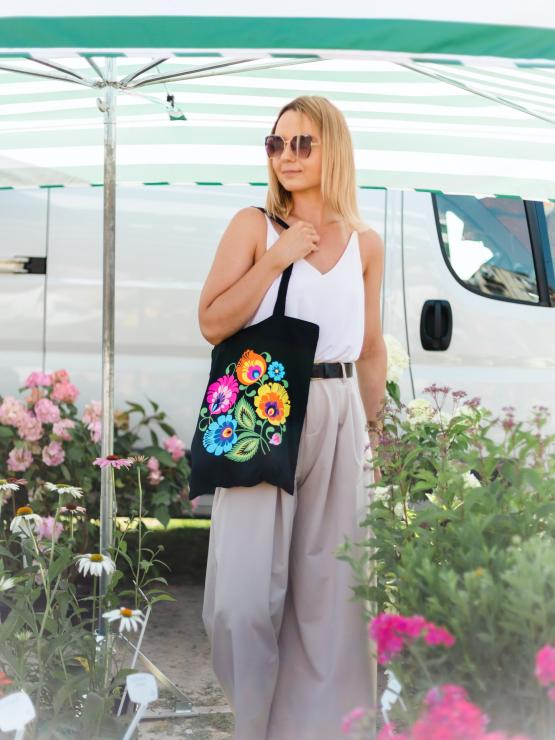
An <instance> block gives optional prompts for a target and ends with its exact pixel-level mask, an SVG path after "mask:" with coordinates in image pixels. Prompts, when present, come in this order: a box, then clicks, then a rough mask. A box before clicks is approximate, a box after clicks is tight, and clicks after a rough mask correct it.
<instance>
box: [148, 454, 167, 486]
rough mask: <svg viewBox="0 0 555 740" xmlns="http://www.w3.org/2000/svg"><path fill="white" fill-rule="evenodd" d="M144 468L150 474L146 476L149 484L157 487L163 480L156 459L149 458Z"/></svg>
mask: <svg viewBox="0 0 555 740" xmlns="http://www.w3.org/2000/svg"><path fill="white" fill-rule="evenodd" d="M146 466H147V468H148V469H149V470H150V473H149V474H148V481H149V483H152V485H153V486H157V485H158V484H159V483H161V482H162V481H163V480H164V476H163V475H162V474H161V472H160V462H159V461H158V458H156V457H149V459H148V461H147V464H146Z"/></svg>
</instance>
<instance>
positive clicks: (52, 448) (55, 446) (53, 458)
mask: <svg viewBox="0 0 555 740" xmlns="http://www.w3.org/2000/svg"><path fill="white" fill-rule="evenodd" d="M65 458H66V455H65V452H64V449H63V447H62V443H61V442H50V444H48V445H46V447H43V448H42V461H43V462H44V464H45V465H48V466H50V467H55V466H56V465H61V464H62V463H63V461H64V460H65Z"/></svg>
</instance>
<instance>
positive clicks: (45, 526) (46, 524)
mask: <svg viewBox="0 0 555 740" xmlns="http://www.w3.org/2000/svg"><path fill="white" fill-rule="evenodd" d="M54 522H55V518H54V517H53V516H43V517H41V519H40V522H38V524H37V535H38V538H39V539H42V540H51V539H52V534H54V542H57V541H58V539H59V537H60V535H61V533H62V531H63V529H64V525H63V524H62V523H61V522H56V528H55V529H54Z"/></svg>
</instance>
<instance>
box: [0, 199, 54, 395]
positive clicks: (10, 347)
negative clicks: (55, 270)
mask: <svg viewBox="0 0 555 740" xmlns="http://www.w3.org/2000/svg"><path fill="white" fill-rule="evenodd" d="M48 195H49V193H48V191H46V190H41V189H38V188H32V189H31V188H29V189H14V190H4V191H2V192H1V193H0V224H1V227H2V237H1V238H0V346H1V347H2V352H0V394H1V395H2V396H5V395H8V394H9V395H16V391H17V388H19V387H20V386H21V385H23V382H24V380H25V378H26V377H27V375H28V374H29V373H30V372H32V371H33V370H44V365H43V363H44V296H45V281H46V250H47V240H46V233H47V206H48Z"/></svg>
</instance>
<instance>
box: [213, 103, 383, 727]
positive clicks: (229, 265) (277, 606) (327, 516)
mask: <svg viewBox="0 0 555 740" xmlns="http://www.w3.org/2000/svg"><path fill="white" fill-rule="evenodd" d="M265 144H266V152H267V155H268V169H269V189H268V194H267V198H266V212H267V213H269V214H272V215H277V216H279V217H281V218H282V219H283V220H284V221H285V223H286V224H287V225H289V228H287V229H285V228H283V229H282V228H281V227H280V226H279V225H278V224H277V223H276V222H275V221H273V220H272V221H271V220H270V219H269V218H267V217H266V216H265V215H264V213H262V212H261V211H259V210H258V209H257V208H252V207H249V208H243V209H241V210H240V211H238V212H237V213H236V214H235V215H234V217H233V218H232V219H231V221H230V223H229V225H228V227H227V229H226V231H225V233H224V234H223V237H222V239H221V242H220V244H219V247H218V250H217V253H216V256H215V258H214V263H213V265H212V268H211V270H210V272H209V274H208V277H207V279H206V283H205V285H204V288H203V291H202V294H201V297H200V302H199V323H200V327H201V331H202V334H203V336H204V337H205V338H206V339H207V340H208V341H209V342H211V343H212V344H217V343H219V342H221V341H222V340H223V339H225V338H226V337H228V336H229V335H231V334H233V333H235V332H236V331H238V330H239V329H241V328H243V327H244V326H248V325H250V324H253V323H257V322H259V321H261V320H262V319H264V318H266V317H267V316H269V315H270V314H271V312H272V309H273V306H274V302H275V300H276V296H277V289H278V284H279V280H280V278H281V273H282V272H283V270H284V269H285V268H286V267H287V266H288V265H290V264H291V263H294V267H293V272H292V274H291V279H290V282H289V288H288V292H287V302H286V307H285V314H286V315H288V316H296V317H298V318H303V319H306V320H308V321H314V322H316V323H317V324H319V326H320V333H319V339H318V345H317V348H316V355H315V366H314V370H313V375H314V377H312V378H311V381H310V390H309V396H308V404H307V410H306V416H305V420H304V426H303V430H302V434H301V441H300V447H299V457H298V462H297V468H296V474H295V475H296V489H295V492H294V495H291V494H289V493H287V492H286V491H283V490H282V489H280V488H278V487H276V486H271V485H270V484H266V483H263V484H260V485H258V486H254V487H248V488H247V487H245V488H242V487H233V488H217V489H216V492H215V496H214V501H213V505H212V526H211V530H210V543H209V553H208V566H207V573H206V585H205V596H204V606H203V621H204V625H205V628H206V631H207V634H208V637H209V640H210V643H211V648H212V664H213V668H214V672H215V674H216V676H217V678H218V680H219V681H220V683H221V685H222V688H223V690H224V692H225V694H226V696H227V699H228V701H229V703H230V706H231V707H232V709H233V711H234V714H235V733H236V734H235V738H236V740H337V739H338V738H339V737H340V736H341V730H340V725H341V719H342V717H343V715H345V714H346V713H347V712H348V711H349V710H350V709H352V708H353V707H354V706H355V705H357V704H366V705H369V704H371V703H372V699H373V694H374V692H375V684H374V678H373V671H372V668H371V659H370V653H371V651H370V646H369V642H368V636H367V627H366V623H365V621H364V619H363V609H362V603H361V602H360V601H359V600H357V601H354V600H353V599H352V596H353V591H352V589H351V586H353V585H354V579H353V578H352V570H351V566H350V565H349V564H348V563H346V562H345V561H341V560H339V559H338V558H337V557H336V555H335V554H334V551H335V549H336V548H337V547H338V546H339V545H341V544H342V542H343V541H344V538H345V537H348V538H349V539H350V540H351V541H354V540H357V539H362V538H363V535H364V534H365V533H364V531H363V530H361V528H360V526H359V521H360V520H361V519H362V517H363V515H364V511H365V504H366V502H367V498H368V490H367V489H366V488H365V485H364V481H363V477H362V476H363V472H362V471H363V468H364V465H363V463H364V452H365V448H366V447H367V446H368V435H369V436H370V445H371V446H375V444H376V439H377V434H378V431H377V429H376V428H374V427H375V426H376V425H377V426H378V428H379V420H378V414H379V412H380V410H381V407H382V404H383V399H384V392H385V377H386V365H387V354H386V347H385V343H384V340H383V337H382V333H381V324H380V291H381V282H382V275H383V259H384V246H383V242H382V240H381V238H380V237H379V235H378V234H377V233H376V232H375V231H373V230H372V229H369V228H368V227H367V226H366V224H364V223H363V222H362V221H361V219H360V217H359V214H358V208H357V204H356V184H355V168H354V157H353V149H352V142H351V137H350V132H349V130H348V127H347V124H346V121H345V119H344V117H343V115H342V113H341V112H340V111H339V110H338V109H337V108H336V107H335V106H334V105H333V104H332V103H331V102H330V101H329V100H327V99H326V98H323V97H319V96H301V97H299V98H296V99H295V100H293V101H291V102H290V103H288V104H287V105H285V106H284V107H283V108H282V109H281V110H280V112H279V114H278V116H277V120H276V123H275V124H274V126H273V128H272V133H271V135H270V138H268V137H267V138H266V141H265ZM353 365H356V380H355V374H354V373H352V370H353ZM357 380H358V391H357ZM361 402H362V403H361ZM365 419H366V420H368V421H369V422H370V425H369V426H370V427H372V429H369V426H368V425H367V426H366V431H365ZM375 472H377V471H375Z"/></svg>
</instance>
